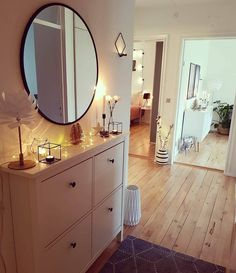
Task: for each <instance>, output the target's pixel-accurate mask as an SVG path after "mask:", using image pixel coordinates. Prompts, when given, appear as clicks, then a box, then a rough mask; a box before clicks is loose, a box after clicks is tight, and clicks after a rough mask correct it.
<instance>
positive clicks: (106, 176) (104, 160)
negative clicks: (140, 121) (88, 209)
mask: <svg viewBox="0 0 236 273" xmlns="http://www.w3.org/2000/svg"><path fill="white" fill-rule="evenodd" d="M122 177H123V143H121V144H118V145H116V146H114V147H112V148H111V149H109V150H106V151H105V152H103V153H101V154H99V155H97V156H95V194H94V203H95V205H96V204H98V203H99V202H100V201H101V200H103V199H104V198H105V197H106V196H107V195H108V194H110V193H111V192H112V191H113V190H114V189H115V188H117V187H118V186H119V185H120V184H121V183H122Z"/></svg>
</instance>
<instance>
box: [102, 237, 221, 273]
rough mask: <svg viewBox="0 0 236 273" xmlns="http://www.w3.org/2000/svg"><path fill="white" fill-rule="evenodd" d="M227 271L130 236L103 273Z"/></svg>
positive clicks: (105, 266)
mask: <svg viewBox="0 0 236 273" xmlns="http://www.w3.org/2000/svg"><path fill="white" fill-rule="evenodd" d="M217 272H225V268H224V267H221V266H218V265H215V264H212V263H208V262H205V261H203V260H199V259H197V258H193V257H191V256H187V255H184V254H181V253H178V252H175V251H173V250H170V249H168V248H165V247H161V246H158V245H155V244H152V243H149V242H147V241H144V240H141V239H138V238H135V237H133V236H128V237H127V238H126V239H125V240H124V241H123V242H122V243H121V245H120V247H119V249H118V250H117V251H116V252H115V253H114V254H113V255H112V256H111V258H110V259H109V260H108V261H107V263H106V264H105V265H104V267H103V268H102V270H101V271H100V273H217Z"/></svg>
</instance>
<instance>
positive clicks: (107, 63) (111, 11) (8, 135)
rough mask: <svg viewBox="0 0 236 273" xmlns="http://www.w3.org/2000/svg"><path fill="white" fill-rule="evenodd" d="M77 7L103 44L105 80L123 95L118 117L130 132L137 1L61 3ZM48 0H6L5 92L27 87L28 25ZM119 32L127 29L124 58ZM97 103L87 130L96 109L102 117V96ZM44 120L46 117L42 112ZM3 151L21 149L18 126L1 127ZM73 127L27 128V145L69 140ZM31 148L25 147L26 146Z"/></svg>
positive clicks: (2, 14)
mask: <svg viewBox="0 0 236 273" xmlns="http://www.w3.org/2000/svg"><path fill="white" fill-rule="evenodd" d="M58 2H62V3H65V4H67V5H69V6H71V7H73V8H74V9H75V10H76V11H78V13H79V14H80V15H81V16H82V17H83V18H84V19H85V21H86V22H87V24H88V26H89V28H90V30H91V32H92V34H93V37H94V40H95V44H96V47H97V52H98V63H99V81H100V82H101V81H102V82H103V84H104V85H105V87H106V89H107V92H108V93H109V94H111V95H115V94H116V95H119V96H120V97H121V101H120V102H119V103H118V104H117V106H116V109H115V113H114V115H115V119H116V120H118V121H122V122H123V128H124V130H125V131H128V130H129V104H130V89H131V73H132V69H131V65H132V63H131V62H132V49H133V8H134V1H128V2H127V1H126V0H121V1H119V2H117V1H116V0H111V1H106V0H95V1H92V2H91V1H86V0H66V1H58ZM44 4H47V1H46V2H45V1H43V0H36V1H30V0H23V1H20V2H18V1H14V3H13V2H12V1H4V2H3V3H2V5H1V10H0V22H1V24H0V33H1V44H0V49H1V50H0V59H1V64H0V91H1V92H2V91H5V92H11V91H12V90H21V89H23V88H24V86H23V81H22V77H21V70H20V44H21V39H22V35H23V32H24V29H25V27H26V24H27V22H28V20H29V19H30V17H31V15H32V14H33V13H34V12H35V11H36V10H37V9H38V8H39V7H40V6H42V5H44ZM119 32H122V33H123V36H124V39H125V42H126V45H127V48H126V51H127V53H128V56H127V57H123V58H120V57H118V55H117V53H116V50H115V46H114V42H115V40H116V38H117V35H118V33H119ZM95 101H99V105H97V106H96V103H94V104H93V106H92V107H91V110H90V111H89V112H88V113H87V115H86V116H85V117H84V118H83V119H82V120H81V121H80V123H81V125H82V127H83V129H85V130H86V131H88V130H90V128H91V126H92V125H94V124H95V114H94V113H95V108H96V109H97V108H98V109H97V112H98V118H99V120H100V121H101V118H100V116H101V107H102V106H101V104H102V103H101V100H99V99H97V100H95ZM39 118H40V116H39ZM0 127H1V128H0V129H1V135H0V155H3V154H8V155H12V154H13V153H18V138H17V132H15V131H16V130H9V129H8V127H7V126H0ZM70 127H71V126H58V125H54V124H52V123H49V122H47V121H46V120H40V122H38V123H37V124H36V125H35V128H34V130H33V131H29V130H27V129H24V130H23V143H24V144H25V139H27V140H28V141H30V140H31V139H32V138H33V137H34V136H41V137H48V138H49V139H50V140H51V141H55V142H63V141H64V140H68V139H69V130H70ZM24 146H25V145H24Z"/></svg>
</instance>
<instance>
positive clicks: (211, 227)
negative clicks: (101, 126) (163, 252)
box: [88, 157, 236, 273]
mask: <svg viewBox="0 0 236 273" xmlns="http://www.w3.org/2000/svg"><path fill="white" fill-rule="evenodd" d="M235 182H236V179H235V178H230V177H225V176H224V175H223V174H222V173H221V172H217V171H213V170H207V169H202V168H197V167H190V166H184V165H172V166H170V165H168V166H158V165H156V164H155V163H154V162H153V161H152V160H147V159H143V158H137V157H130V158H129V184H135V185H138V186H139V187H140V190H141V196H142V218H141V222H140V223H139V225H137V226H136V227H133V228H132V227H125V232H124V233H125V236H127V235H128V234H130V235H133V236H136V237H139V238H142V239H144V240H148V241H150V242H153V243H156V244H159V245H162V246H165V247H167V248H170V249H174V250H176V251H178V252H181V253H185V254H188V255H191V256H194V257H198V258H201V259H203V260H206V261H209V262H213V263H217V264H220V265H222V266H227V265H228V262H229V257H230V243H231V236H232V230H233V224H234V204H235V203H234V202H235V201H234V199H235ZM118 246H119V244H118V243H117V242H116V241H113V242H112V244H111V245H110V246H109V247H108V248H107V249H106V251H105V252H104V253H103V254H102V255H101V257H100V258H99V259H98V260H97V261H96V263H95V264H94V265H93V267H92V268H91V269H90V270H89V271H88V272H89V273H95V272H99V270H100V269H101V267H102V266H103V264H104V263H105V261H106V260H107V259H108V257H109V256H110V255H112V253H113V252H114V251H115V250H116V249H117V247H118Z"/></svg>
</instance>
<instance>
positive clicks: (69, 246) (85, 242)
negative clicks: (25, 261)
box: [40, 215, 91, 273]
mask: <svg viewBox="0 0 236 273" xmlns="http://www.w3.org/2000/svg"><path fill="white" fill-rule="evenodd" d="M90 260H91V215H89V216H88V217H87V218H85V219H84V220H83V221H82V222H81V223H80V224H78V226H76V227H75V228H74V229H73V230H72V231H70V232H69V233H67V234H66V235H65V237H63V238H62V239H61V240H60V241H59V242H57V243H56V244H55V245H54V246H52V247H51V248H49V249H48V250H45V251H44V253H43V255H42V261H41V265H42V267H41V270H40V272H42V273H65V272H66V273H80V272H82V270H83V269H84V268H85V267H86V266H87V265H88V264H89V262H90Z"/></svg>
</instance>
